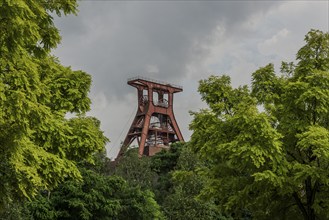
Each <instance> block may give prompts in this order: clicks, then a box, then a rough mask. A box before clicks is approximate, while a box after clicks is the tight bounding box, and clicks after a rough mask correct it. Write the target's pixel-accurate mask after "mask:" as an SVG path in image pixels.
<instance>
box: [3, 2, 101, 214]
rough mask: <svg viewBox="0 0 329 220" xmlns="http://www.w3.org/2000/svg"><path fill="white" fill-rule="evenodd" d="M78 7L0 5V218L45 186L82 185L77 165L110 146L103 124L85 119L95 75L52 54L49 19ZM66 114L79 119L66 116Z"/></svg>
mask: <svg viewBox="0 0 329 220" xmlns="http://www.w3.org/2000/svg"><path fill="white" fill-rule="evenodd" d="M76 7H77V2H76V0H58V1H43V0H42V1H36V0H15V1H12V0H1V1H0V21H1V22H0V30H1V33H0V106H1V112H0V131H1V132H0V161H1V162H0V179H1V181H0V214H1V213H6V212H7V209H8V204H10V203H12V202H14V201H15V200H17V199H22V200H24V198H28V199H32V198H33V197H34V196H35V195H37V193H38V192H39V190H40V189H47V190H51V189H53V188H54V187H56V186H57V185H58V184H60V183H61V182H63V181H64V180H66V179H67V178H74V179H76V180H82V177H81V174H80V172H79V170H78V168H77V166H76V162H77V161H80V160H81V159H86V160H88V161H89V162H92V159H91V156H92V155H93V154H94V153H95V152H98V151H103V149H104V144H105V142H106V141H107V139H106V138H105V137H104V135H103V133H102V132H101V131H100V128H99V122H98V121H97V120H96V119H93V118H90V117H85V116H84V113H85V112H86V111H88V110H89V107H90V99H89V98H88V96H87V95H88V92H89V88H90V84H91V77H90V76H89V75H88V74H86V73H85V72H82V71H73V70H71V68H69V67H64V66H62V65H61V64H60V62H59V61H58V60H57V59H56V58H54V57H53V56H52V55H51V54H50V52H51V49H53V48H55V47H56V46H57V44H58V43H59V42H60V35H59V31H58V29H57V28H56V27H55V26H54V23H53V18H52V14H54V13H56V14H57V15H59V16H60V15H61V14H64V15H66V14H70V13H75V12H76ZM68 112H72V113H76V114H78V116H77V117H76V118H72V119H66V118H65V115H66V113H68ZM9 206H10V205H9Z"/></svg>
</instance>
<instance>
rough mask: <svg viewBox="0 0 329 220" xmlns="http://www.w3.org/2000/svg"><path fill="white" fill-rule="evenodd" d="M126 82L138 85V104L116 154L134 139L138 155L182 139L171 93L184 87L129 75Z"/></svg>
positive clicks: (119, 155) (162, 147) (120, 153)
mask: <svg viewBox="0 0 329 220" xmlns="http://www.w3.org/2000/svg"><path fill="white" fill-rule="evenodd" d="M127 83H128V85H130V86H133V87H135V88H136V89H137V96H138V108H137V112H136V116H135V118H134V120H133V122H132V124H131V126H130V128H129V131H128V133H127V135H126V138H125V140H124V142H123V144H122V146H121V149H120V152H119V154H118V158H119V157H121V156H122V155H123V153H124V152H125V151H126V150H127V148H128V147H129V146H130V145H131V144H132V143H133V141H134V140H137V143H138V147H139V151H138V152H139V155H140V156H142V155H146V156H152V155H154V154H155V153H157V152H159V151H160V150H162V149H168V148H169V147H170V144H171V143H174V142H176V141H184V139H183V136H182V133H181V131H180V129H179V127H178V124H177V122H176V119H175V116H174V111H173V101H174V93H177V92H182V91H183V88H182V87H181V86H177V85H173V84H169V83H166V82H161V81H156V80H152V79H148V78H145V77H135V78H130V79H128V82H127Z"/></svg>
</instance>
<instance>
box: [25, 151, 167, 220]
mask: <svg viewBox="0 0 329 220" xmlns="http://www.w3.org/2000/svg"><path fill="white" fill-rule="evenodd" d="M94 158H95V162H96V165H90V164H87V163H85V162H82V163H79V169H80V172H81V175H82V181H78V180H74V179H69V180H67V181H65V182H63V183H61V184H60V185H59V186H58V187H57V188H55V189H54V190H53V191H51V192H50V191H43V192H41V193H40V194H39V195H38V196H37V197H36V199H34V200H33V201H32V202H29V203H28V204H27V207H26V208H27V210H29V214H30V215H31V216H32V217H31V218H32V219H40V220H41V219H43V220H46V219H48V220H51V219H85V220H91V219H104V220H105V219H162V218H163V215H162V213H161V211H160V207H159V205H158V204H157V203H156V201H155V200H154V194H153V193H152V192H151V191H149V190H142V189H141V188H140V187H138V186H131V185H130V184H128V182H127V181H125V180H124V179H123V178H121V177H119V176H116V175H111V176H108V175H106V174H104V173H103V170H104V168H105V164H106V161H104V156H102V155H101V154H98V155H95V156H94Z"/></svg>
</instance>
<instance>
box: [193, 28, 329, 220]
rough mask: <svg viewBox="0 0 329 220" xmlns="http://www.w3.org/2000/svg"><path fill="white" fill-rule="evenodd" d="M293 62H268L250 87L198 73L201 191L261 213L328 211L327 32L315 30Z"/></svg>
mask: <svg viewBox="0 0 329 220" xmlns="http://www.w3.org/2000/svg"><path fill="white" fill-rule="evenodd" d="M305 42H306V44H305V46H303V47H302V48H301V49H300V50H299V51H298V53H297V55H296V60H297V62H296V63H293V62H290V63H288V62H283V63H282V67H281V72H282V74H281V75H280V74H276V73H275V70H274V66H273V65H272V64H269V65H267V66H265V67H262V68H260V69H259V70H257V71H256V72H254V73H253V74H252V85H251V89H249V88H248V87H247V86H240V87H238V88H233V87H232V86H231V84H230V77H228V76H225V75H224V76H211V77H210V78H208V79H206V80H201V81H200V86H199V92H200V94H201V96H202V99H203V100H204V101H205V102H206V103H207V104H208V106H209V108H208V109H205V110H201V111H200V112H195V113H193V115H194V119H193V122H192V123H191V129H192V130H193V131H194V132H193V135H192V140H191V145H192V147H193V149H194V151H195V152H198V154H199V155H200V156H201V158H203V159H204V160H205V161H207V166H206V167H205V168H203V170H202V171H200V172H201V173H203V175H205V176H207V177H208V178H209V180H208V181H207V184H206V187H205V188H204V190H203V192H202V193H201V195H200V198H205V199H207V198H212V199H215V200H216V201H217V202H218V204H219V205H218V207H219V208H220V210H221V211H223V212H230V213H233V216H235V217H239V216H240V217H241V216H243V215H246V214H249V215H250V216H251V217H254V218H256V219H269V218H271V219H275V218H276V219H290V218H292V217H295V216H300V218H303V219H305V220H306V219H308V220H310V219H327V218H329V215H328V210H329V200H328V197H327V195H328V190H329V181H328V177H329V171H328V165H329V139H328V138H329V114H328V111H329V34H328V33H323V32H321V31H318V30H311V31H310V32H309V33H308V34H307V35H306V36H305Z"/></svg>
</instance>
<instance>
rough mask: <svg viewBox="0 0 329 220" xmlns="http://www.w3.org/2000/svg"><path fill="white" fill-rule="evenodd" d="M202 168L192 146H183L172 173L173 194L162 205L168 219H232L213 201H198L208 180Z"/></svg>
mask: <svg viewBox="0 0 329 220" xmlns="http://www.w3.org/2000/svg"><path fill="white" fill-rule="evenodd" d="M202 166H203V164H202V163H201V160H200V159H199V158H198V156H197V155H196V154H195V153H194V152H192V150H191V148H190V146H189V145H188V144H186V145H183V146H182V147H181V154H180V157H179V159H178V161H177V166H176V167H175V171H173V172H172V178H171V182H172V185H173V186H172V189H171V192H170V194H169V195H167V197H166V198H165V200H164V202H163V205H162V207H163V210H164V212H165V214H166V216H167V218H168V219H220V220H225V219H230V218H225V217H224V216H222V215H221V213H220V212H219V211H218V209H217V207H216V205H215V202H214V201H213V200H211V201H202V200H199V199H197V196H198V195H199V194H200V192H201V190H202V189H203V188H204V185H205V181H206V179H207V178H205V177H204V176H202V175H199V173H198V170H199V169H200V168H201V167H202Z"/></svg>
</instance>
